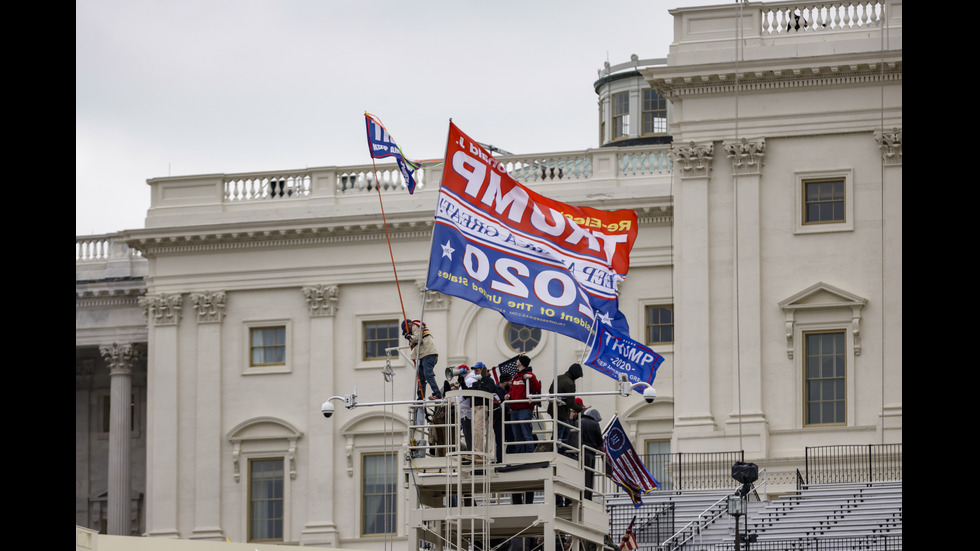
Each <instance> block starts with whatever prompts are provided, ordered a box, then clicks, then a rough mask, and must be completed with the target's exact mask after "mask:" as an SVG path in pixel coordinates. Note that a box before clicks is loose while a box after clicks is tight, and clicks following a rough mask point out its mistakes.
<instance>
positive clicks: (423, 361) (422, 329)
mask: <svg viewBox="0 0 980 551" xmlns="http://www.w3.org/2000/svg"><path fill="white" fill-rule="evenodd" d="M402 336H403V337H405V338H406V339H408V344H409V345H410V346H411V353H410V354H409V355H410V356H411V358H412V360H415V372H416V374H417V377H416V381H417V383H418V384H417V385H416V392H415V397H416V399H418V400H422V399H423V398H425V384H426V383H429V386H430V387H432V396H431V397H432V398H436V399H438V398H442V392H441V391H440V390H439V385H437V384H436V375H435V369H436V361H437V360H438V359H439V354H438V351H437V350H436V343H435V339H434V338H432V332H430V331H429V329H428V328H427V327H426V326H425V324H424V323H422V322H421V321H420V320H405V321H403V322H402ZM420 343H421V344H420ZM417 346H418V347H419V349H418V350H416V349H415V347H417Z"/></svg>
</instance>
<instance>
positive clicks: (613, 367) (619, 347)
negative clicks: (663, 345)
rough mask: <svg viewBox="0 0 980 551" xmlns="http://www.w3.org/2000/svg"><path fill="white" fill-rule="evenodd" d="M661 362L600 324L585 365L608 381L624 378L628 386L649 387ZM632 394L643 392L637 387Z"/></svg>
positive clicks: (658, 358) (651, 351) (651, 353)
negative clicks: (642, 384) (632, 384)
mask: <svg viewBox="0 0 980 551" xmlns="http://www.w3.org/2000/svg"><path fill="white" fill-rule="evenodd" d="M663 361H664V357H663V356H661V355H660V354H657V353H656V352H654V351H653V349H652V348H650V347H649V346H646V345H643V344H640V343H638V342H636V341H634V340H633V339H631V338H629V335H624V334H622V333H620V332H618V331H616V330H615V329H613V328H611V327H609V326H607V325H602V324H600V325H599V327H598V328H597V330H596V336H595V340H594V341H593V342H592V348H591V349H590V350H589V357H588V359H587V360H585V365H588V366H589V367H591V368H592V369H595V370H596V371H598V372H599V373H602V374H603V375H605V376H607V377H610V378H612V379H616V380H619V376H620V375H624V374H625V375H626V376H627V378H628V379H629V381H630V383H647V384H653V380H654V379H655V378H656V377H657V369H658V368H659V367H660V364H662V363H663ZM636 391H637V392H640V393H642V392H643V390H642V389H641V388H639V387H637V389H636Z"/></svg>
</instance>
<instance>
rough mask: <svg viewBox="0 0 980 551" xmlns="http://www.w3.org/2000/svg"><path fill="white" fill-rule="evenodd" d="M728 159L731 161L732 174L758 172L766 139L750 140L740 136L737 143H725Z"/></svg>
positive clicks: (764, 153)
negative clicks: (739, 140)
mask: <svg viewBox="0 0 980 551" xmlns="http://www.w3.org/2000/svg"><path fill="white" fill-rule="evenodd" d="M725 151H726V152H727V153H728V159H729V160H730V161H731V162H732V173H733V174H760V173H762V167H763V166H764V163H763V162H762V161H763V159H764V157H765V156H766V140H759V141H756V142H750V141H749V140H747V139H746V138H742V141H741V142H739V143H727V144H725Z"/></svg>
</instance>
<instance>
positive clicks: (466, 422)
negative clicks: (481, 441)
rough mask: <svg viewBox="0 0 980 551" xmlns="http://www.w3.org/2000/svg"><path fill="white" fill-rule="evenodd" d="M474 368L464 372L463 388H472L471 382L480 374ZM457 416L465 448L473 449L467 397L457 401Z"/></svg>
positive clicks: (471, 415)
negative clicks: (461, 427) (460, 420)
mask: <svg viewBox="0 0 980 551" xmlns="http://www.w3.org/2000/svg"><path fill="white" fill-rule="evenodd" d="M475 371H476V370H475V369H470V370H469V371H467V372H466V375H465V376H464V377H463V387H462V388H464V389H467V390H469V389H471V388H473V383H475V382H476V381H477V380H478V379H479V378H480V377H482V374H480V373H475ZM459 417H460V418H461V419H462V422H461V424H462V425H463V437H464V439H465V440H466V449H467V450H469V451H472V450H473V407H472V404H471V403H470V399H469V398H463V399H462V400H461V401H460V402H459Z"/></svg>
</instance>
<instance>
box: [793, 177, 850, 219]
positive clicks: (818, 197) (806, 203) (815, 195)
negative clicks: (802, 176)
mask: <svg viewBox="0 0 980 551" xmlns="http://www.w3.org/2000/svg"><path fill="white" fill-rule="evenodd" d="M844 186H845V183H844V179H843V178H832V179H824V180H803V223H804V224H828V223H838V222H846V221H847V220H846V215H845V206H846V205H845V195H844V191H845V190H844Z"/></svg>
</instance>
